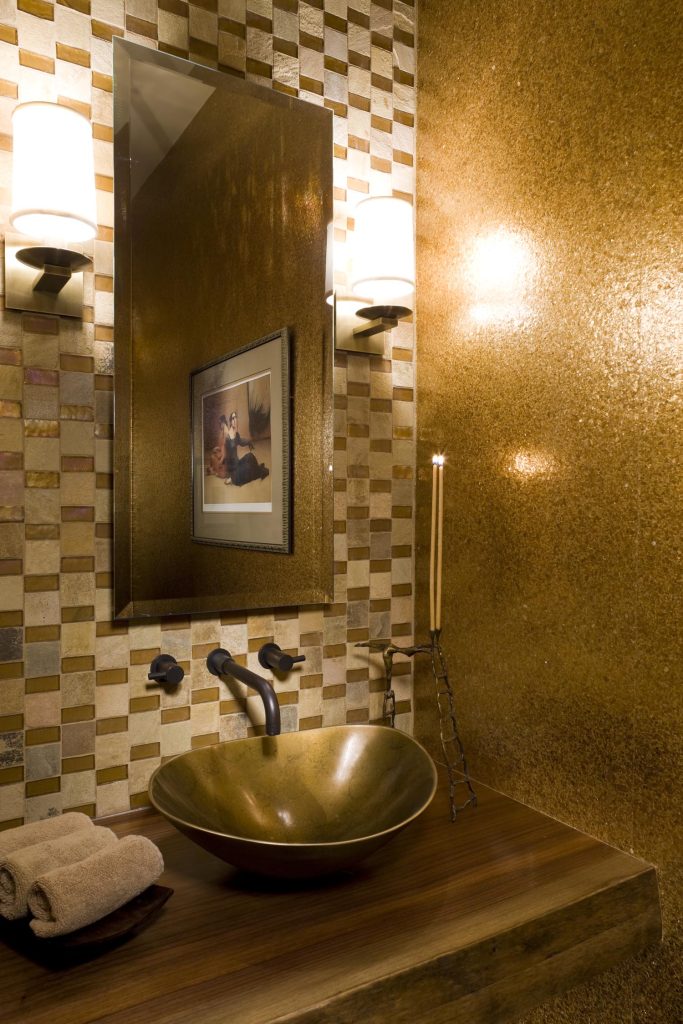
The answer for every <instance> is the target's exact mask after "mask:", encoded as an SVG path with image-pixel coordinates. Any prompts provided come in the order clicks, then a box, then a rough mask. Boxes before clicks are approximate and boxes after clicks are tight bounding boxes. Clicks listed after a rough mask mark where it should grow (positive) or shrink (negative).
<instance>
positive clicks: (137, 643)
mask: <svg viewBox="0 0 683 1024" xmlns="http://www.w3.org/2000/svg"><path fill="white" fill-rule="evenodd" d="M129 637H130V649H131V650H145V649H146V648H148V647H159V646H160V645H161V637H162V633H161V624H160V622H159V620H158V619H150V620H149V621H142V622H136V623H134V624H131V625H130V627H129Z"/></svg>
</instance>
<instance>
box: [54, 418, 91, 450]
mask: <svg viewBox="0 0 683 1024" xmlns="http://www.w3.org/2000/svg"><path fill="white" fill-rule="evenodd" d="M60 442H61V444H60V448H61V453H62V455H94V454H95V425H94V423H89V422H81V421H80V420H62V422H61V423H60Z"/></svg>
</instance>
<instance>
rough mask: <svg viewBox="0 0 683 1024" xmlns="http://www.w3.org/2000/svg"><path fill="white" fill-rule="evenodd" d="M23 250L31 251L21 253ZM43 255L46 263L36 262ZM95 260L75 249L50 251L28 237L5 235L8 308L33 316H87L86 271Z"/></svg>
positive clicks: (6, 300)
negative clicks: (84, 304)
mask: <svg viewBox="0 0 683 1024" xmlns="http://www.w3.org/2000/svg"><path fill="white" fill-rule="evenodd" d="M23 250H29V252H28V253H24V254H23V259H20V258H19V254H20V253H22V251H23ZM38 255H41V256H42V257H44V264H43V265H41V263H42V261H41V260H39V259H37V258H36V259H34V265H33V266H32V265H30V263H29V260H31V259H32V258H33V256H36V257H37V256H38ZM91 265H92V260H90V258H89V257H88V256H84V255H83V254H82V253H80V252H74V251H73V250H71V249H50V248H49V247H46V246H45V245H44V243H42V242H32V241H31V239H29V238H27V237H26V235H18V234H7V235H5V306H6V307H7V309H20V310H25V311H27V312H30V313H53V314H57V315H58V316H72V317H77V318H79V319H80V318H81V317H82V316H83V271H84V270H87V269H88V267H90V266H91Z"/></svg>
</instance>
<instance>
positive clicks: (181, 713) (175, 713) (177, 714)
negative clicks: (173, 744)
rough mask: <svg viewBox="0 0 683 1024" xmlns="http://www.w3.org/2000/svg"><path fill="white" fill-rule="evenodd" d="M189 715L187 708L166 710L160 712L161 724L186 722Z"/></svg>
mask: <svg viewBox="0 0 683 1024" xmlns="http://www.w3.org/2000/svg"><path fill="white" fill-rule="evenodd" d="M190 714H191V713H190V709H189V707H182V708H166V709H165V710H164V711H162V712H161V724H162V725H168V724H169V723H170V722H187V721H188V720H189V718H190Z"/></svg>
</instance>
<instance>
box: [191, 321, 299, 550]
mask: <svg viewBox="0 0 683 1024" xmlns="http://www.w3.org/2000/svg"><path fill="white" fill-rule="evenodd" d="M190 404H191V417H190V422H191V458H192V540H193V541H194V542H196V543H198V544H211V545H217V546H220V547H235V548H248V549H252V550H256V551H273V552H279V553H286V554H288V553H290V552H291V545H292V537H291V514H290V489H291V441H290V431H291V396H290V339H289V332H288V330H287V328H286V327H283V328H281V329H280V330H278V331H275V332H274V333H272V334H268V335H266V336H265V337H263V338H259V339H258V340H257V341H253V342H251V343H250V344H248V345H244V346H243V347H242V348H239V349H235V350H234V351H232V352H228V353H227V354H226V355H223V356H221V357H220V358H218V359H215V360H213V362H211V363H207V364H205V365H204V366H201V367H199V368H198V369H196V370H193V371H192V372H191V374H190Z"/></svg>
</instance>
